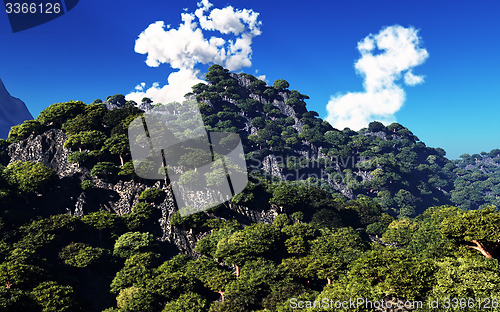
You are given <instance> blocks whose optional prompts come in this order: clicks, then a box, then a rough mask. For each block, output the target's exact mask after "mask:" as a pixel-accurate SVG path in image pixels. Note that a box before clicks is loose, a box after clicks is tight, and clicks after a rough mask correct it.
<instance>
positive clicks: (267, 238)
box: [215, 223, 280, 276]
mask: <svg viewBox="0 0 500 312" xmlns="http://www.w3.org/2000/svg"><path fill="white" fill-rule="evenodd" d="M279 237H280V233H279V230H278V229H276V228H275V227H273V226H272V225H269V224H261V223H256V224H252V225H250V226H248V227H246V228H245V229H244V230H242V231H238V232H235V233H233V234H232V235H231V236H229V237H225V238H222V239H221V240H220V241H219V242H218V244H217V251H216V252H215V257H216V258H219V259H222V260H223V261H225V262H228V263H230V264H234V265H235V267H236V276H239V274H240V266H241V265H243V264H244V263H245V262H246V261H249V260H252V259H255V258H256V257H257V256H262V255H264V254H266V253H268V252H270V251H271V250H272V249H273V247H274V245H275V243H276V242H277V240H278V239H279Z"/></svg>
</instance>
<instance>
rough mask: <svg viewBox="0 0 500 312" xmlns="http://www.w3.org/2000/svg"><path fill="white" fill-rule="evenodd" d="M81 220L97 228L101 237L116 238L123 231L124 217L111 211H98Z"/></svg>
mask: <svg viewBox="0 0 500 312" xmlns="http://www.w3.org/2000/svg"><path fill="white" fill-rule="evenodd" d="M81 221H82V222H83V223H85V224H86V225H88V226H90V227H92V228H93V229H95V230H97V231H98V233H99V239H101V240H102V239H104V238H108V237H110V238H116V237H118V236H119V235H120V234H121V233H123V230H124V226H123V221H122V219H121V218H120V217H119V216H117V215H116V213H112V212H109V211H105V210H102V211H96V212H91V213H88V214H86V215H84V216H83V217H82V218H81Z"/></svg>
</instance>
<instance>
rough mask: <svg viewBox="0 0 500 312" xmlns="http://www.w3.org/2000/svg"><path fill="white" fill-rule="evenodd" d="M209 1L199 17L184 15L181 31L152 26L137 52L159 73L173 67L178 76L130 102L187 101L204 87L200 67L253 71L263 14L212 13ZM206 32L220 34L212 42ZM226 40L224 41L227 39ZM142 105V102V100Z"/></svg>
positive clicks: (135, 95) (141, 91) (132, 95)
mask: <svg viewBox="0 0 500 312" xmlns="http://www.w3.org/2000/svg"><path fill="white" fill-rule="evenodd" d="M212 6H213V5H212V4H211V3H210V2H209V1H208V0H202V1H201V2H199V3H198V9H197V10H195V12H194V13H181V19H182V22H181V24H180V25H179V26H178V27H177V28H172V27H169V26H170V25H169V26H165V23H164V22H162V21H157V22H155V23H152V24H151V25H149V26H148V27H147V28H146V29H145V30H144V31H143V32H142V33H141V34H140V35H139V37H138V38H137V40H136V42H135V52H137V53H140V54H147V57H146V64H147V65H148V66H150V67H158V66H160V64H170V66H171V67H172V68H173V69H178V70H179V71H177V72H173V73H171V74H170V76H169V77H168V84H167V85H165V86H163V87H160V86H159V85H158V86H156V87H155V86H153V87H151V88H149V89H147V90H145V86H142V84H141V85H139V86H138V87H141V88H142V89H140V88H139V89H138V88H137V87H136V90H135V91H134V92H132V93H130V94H128V95H127V96H126V97H127V100H134V101H136V102H137V100H136V99H139V98H140V99H142V98H143V97H145V96H147V97H150V98H151V99H152V100H153V101H154V102H163V103H167V102H170V101H173V100H175V101H182V99H183V96H184V94H186V93H188V92H189V91H190V90H191V86H192V85H194V84H196V83H198V82H201V80H200V79H199V71H198V70H197V69H196V65H197V64H200V63H201V64H212V63H216V64H221V65H222V66H224V67H226V68H228V69H229V70H233V71H234V70H238V69H240V68H242V67H249V66H251V65H252V62H251V55H252V47H251V45H252V41H253V38H254V37H255V36H258V35H260V33H261V31H260V26H261V22H260V21H259V20H258V16H259V13H256V12H254V11H253V10H248V9H243V10H239V9H234V8H233V7H232V6H227V7H225V8H223V9H217V8H214V9H212ZM206 31H211V32H213V33H219V35H217V36H216V35H213V36H211V37H209V38H208V37H207V34H206ZM222 35H224V38H223V37H222ZM140 99H139V100H140Z"/></svg>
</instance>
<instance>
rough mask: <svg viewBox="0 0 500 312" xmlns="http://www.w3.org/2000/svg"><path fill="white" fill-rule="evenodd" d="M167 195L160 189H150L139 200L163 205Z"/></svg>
mask: <svg viewBox="0 0 500 312" xmlns="http://www.w3.org/2000/svg"><path fill="white" fill-rule="evenodd" d="M166 196H167V194H166V193H165V191H163V190H160V189H158V188H148V189H146V190H144V191H142V193H141V195H139V200H141V201H145V202H150V203H161V202H162V201H163V200H164V199H165V197H166Z"/></svg>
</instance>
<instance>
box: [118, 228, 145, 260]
mask: <svg viewBox="0 0 500 312" xmlns="http://www.w3.org/2000/svg"><path fill="white" fill-rule="evenodd" d="M152 246H153V234H150V233H141V232H127V233H125V234H123V235H121V236H120V237H118V239H117V240H116V242H115V246H114V249H113V255H115V256H118V257H121V258H129V257H130V256H132V255H134V254H136V253H139V252H144V251H146V250H148V249H151V247H152Z"/></svg>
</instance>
